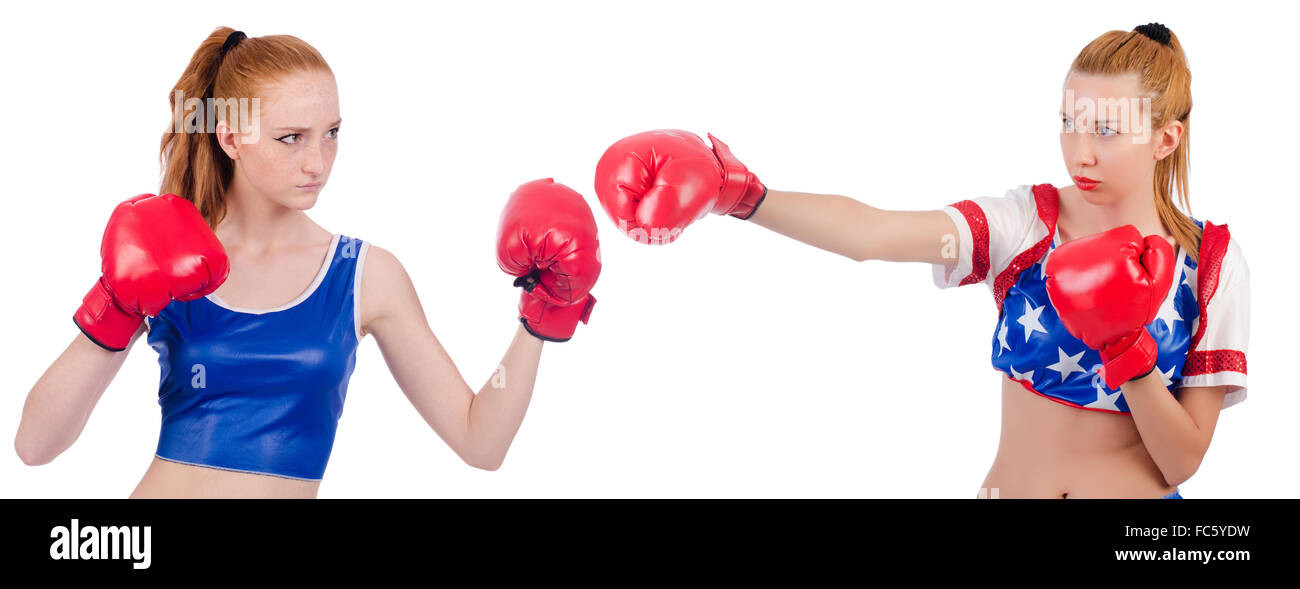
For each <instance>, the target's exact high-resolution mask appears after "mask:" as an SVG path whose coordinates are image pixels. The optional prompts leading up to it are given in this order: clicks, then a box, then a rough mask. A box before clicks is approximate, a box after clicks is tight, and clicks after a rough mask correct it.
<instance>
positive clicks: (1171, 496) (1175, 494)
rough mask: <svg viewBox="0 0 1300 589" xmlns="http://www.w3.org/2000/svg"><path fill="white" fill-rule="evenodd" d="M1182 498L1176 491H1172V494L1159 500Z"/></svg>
mask: <svg viewBox="0 0 1300 589" xmlns="http://www.w3.org/2000/svg"><path fill="white" fill-rule="evenodd" d="M1182 498H1183V496H1182V495H1179V494H1178V491H1174V492H1173V493H1170V494H1168V495H1165V496H1164V497H1161V499H1182Z"/></svg>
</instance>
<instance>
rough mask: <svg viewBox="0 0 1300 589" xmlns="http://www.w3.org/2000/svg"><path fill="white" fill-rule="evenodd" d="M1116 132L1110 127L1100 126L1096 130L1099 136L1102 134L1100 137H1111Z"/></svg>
mask: <svg viewBox="0 0 1300 589" xmlns="http://www.w3.org/2000/svg"><path fill="white" fill-rule="evenodd" d="M1116 133H1117V132H1116V131H1115V130H1114V129H1112V128H1110V127H1102V128H1100V129H1098V130H1097V134H1098V135H1100V136H1102V137H1111V136H1113V135H1115V134H1116Z"/></svg>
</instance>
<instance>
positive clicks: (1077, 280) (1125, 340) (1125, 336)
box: [1046, 225, 1174, 389]
mask: <svg viewBox="0 0 1300 589" xmlns="http://www.w3.org/2000/svg"><path fill="white" fill-rule="evenodd" d="M1173 265H1174V250H1173V248H1172V247H1171V246H1170V245H1169V242H1167V241H1165V239H1164V238H1163V237H1160V236H1159V235H1148V236H1147V237H1146V239H1143V238H1142V234H1141V233H1138V230H1137V228H1136V227H1134V226H1132V225H1124V226H1123V227H1116V228H1114V229H1111V230H1110V231H1106V232H1103V233H1098V234H1096V235H1090V236H1088V237H1083V238H1079V239H1075V240H1073V241H1070V242H1068V243H1065V244H1062V245H1061V246H1060V247H1057V248H1056V251H1054V252H1052V253H1051V254H1050V255H1049V256H1048V258H1047V268H1046V273H1047V296H1048V298H1050V299H1051V301H1052V306H1053V307H1055V308H1056V312H1057V314H1058V315H1060V317H1061V323H1063V324H1065V328H1066V329H1067V330H1069V332H1070V334H1071V335H1073V336H1074V337H1077V338H1079V339H1080V340H1083V343H1084V344H1086V345H1087V346H1088V347H1089V348H1092V349H1094V350H1097V351H1098V352H1100V353H1101V359H1102V366H1103V370H1102V376H1103V378H1105V380H1106V386H1108V387H1110V388H1112V389H1118V388H1119V387H1120V385H1122V384H1124V383H1126V382H1128V381H1130V380H1132V379H1134V378H1137V377H1140V376H1145V375H1146V374H1147V373H1149V372H1151V369H1152V368H1154V367H1155V363H1156V356H1157V354H1158V352H1159V350H1158V349H1157V346H1156V342H1155V340H1154V339H1152V338H1151V334H1149V333H1147V330H1146V326H1147V324H1149V323H1151V322H1152V321H1155V318H1156V314H1157V313H1159V311H1160V305H1161V304H1162V303H1163V302H1164V300H1165V295H1166V294H1168V292H1169V287H1170V285H1172V284H1173V280H1174V268H1173Z"/></svg>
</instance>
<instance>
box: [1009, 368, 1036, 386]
mask: <svg viewBox="0 0 1300 589" xmlns="http://www.w3.org/2000/svg"><path fill="white" fill-rule="evenodd" d="M1011 378H1014V379H1016V380H1023V381H1025V382H1029V383H1032V382H1034V371H1033V370H1030V371H1029V372H1016V367H1015V366H1011Z"/></svg>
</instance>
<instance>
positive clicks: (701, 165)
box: [596, 130, 767, 245]
mask: <svg viewBox="0 0 1300 589" xmlns="http://www.w3.org/2000/svg"><path fill="white" fill-rule="evenodd" d="M709 140H710V141H711V142H713V147H712V148H710V147H709V146H708V145H706V144H705V143H704V140H703V139H700V138H699V136H697V135H695V134H694V133H688V132H686V131H675V130H660V131H647V132H645V133H638V134H636V135H632V136H630V137H626V138H624V139H622V140H620V141H619V142H618V143H615V144H614V145H611V146H610V147H609V149H607V150H605V154H604V155H602V156H601V157H600V162H599V163H597V164H596V196H597V198H599V199H600V204H601V206H602V207H604V208H605V212H606V213H609V216H610V218H611V219H613V220H614V224H615V225H617V226H618V228H619V231H622V232H623V233H624V234H626V235H627V236H628V237H631V238H632V239H635V240H637V241H638V242H641V243H649V244H654V245H661V244H668V243H671V242H673V241H674V240H676V239H677V237H678V236H679V235H681V233H682V231H683V230H685V229H686V226H687V225H690V224H691V223H693V222H695V220H697V219H699V218H701V217H703V216H704V215H706V214H708V213H715V214H718V215H731V216H733V217H737V218H740V219H748V218H749V217H750V216H751V215H753V214H754V211H755V210H757V209H758V205H759V204H760V203H762V202H763V197H765V196H767V187H765V186H763V183H762V182H759V181H758V177H757V176H755V175H754V174H752V173H750V171H749V170H748V169H746V168H745V165H744V164H742V163H740V160H738V159H736V156H734V155H732V154H731V150H730V149H729V148H728V147H727V145H726V144H725V143H723V142H721V141H719V140H718V139H717V138H716V137H714V136H712V135H709Z"/></svg>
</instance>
